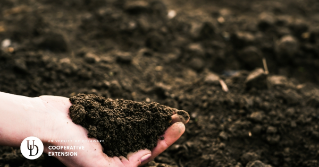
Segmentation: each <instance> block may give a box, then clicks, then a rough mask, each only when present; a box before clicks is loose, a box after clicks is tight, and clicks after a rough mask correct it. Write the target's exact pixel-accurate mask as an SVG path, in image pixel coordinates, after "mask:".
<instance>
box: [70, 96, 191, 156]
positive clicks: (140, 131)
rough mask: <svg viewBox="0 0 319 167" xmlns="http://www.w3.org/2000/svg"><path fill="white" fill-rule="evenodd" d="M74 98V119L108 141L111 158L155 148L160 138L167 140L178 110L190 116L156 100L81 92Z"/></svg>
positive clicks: (104, 145) (71, 99)
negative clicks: (122, 98) (165, 135)
mask: <svg viewBox="0 0 319 167" xmlns="http://www.w3.org/2000/svg"><path fill="white" fill-rule="evenodd" d="M70 101H71V103H72V106H71V107H70V113H69V114H70V117H71V119H72V121H73V122H74V123H76V124H79V125H82V126H83V127H85V128H86V129H88V131H89V134H88V136H89V137H93V138H96V139H98V140H104V141H105V142H103V143H101V144H102V146H103V148H104V151H105V153H106V154H107V155H108V156H110V157H114V156H117V157H119V156H126V155H127V154H128V153H129V152H135V151H138V150H142V149H149V150H152V149H153V148H154V147H155V146H156V144H157V141H158V139H163V138H162V137H161V135H163V134H164V132H165V130H166V129H167V128H168V127H169V126H170V125H171V122H172V118H171V116H172V115H173V114H174V113H178V114H183V115H188V114H187V113H186V112H185V111H178V110H177V109H173V108H170V107H166V106H164V105H160V104H158V103H155V102H152V103H146V102H135V101H132V100H118V99H116V100H112V99H110V98H104V97H102V96H97V95H93V94H90V95H86V94H79V95H77V96H73V97H71V98H70ZM187 117H189V116H187Z"/></svg>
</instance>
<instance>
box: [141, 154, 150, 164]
mask: <svg viewBox="0 0 319 167" xmlns="http://www.w3.org/2000/svg"><path fill="white" fill-rule="evenodd" d="M150 157H151V154H146V155H144V156H143V157H142V158H141V162H142V163H143V162H144V161H146V160H147V159H149V158H150Z"/></svg>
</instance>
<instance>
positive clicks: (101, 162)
mask: <svg viewBox="0 0 319 167" xmlns="http://www.w3.org/2000/svg"><path fill="white" fill-rule="evenodd" d="M40 98H41V99H42V100H43V101H44V103H45V104H48V105H47V108H48V110H49V111H50V113H51V114H50V117H49V118H48V123H47V124H48V128H49V129H50V130H51V131H50V132H51V133H50V134H48V136H49V137H48V140H53V143H47V144H45V150H44V151H45V152H46V153H48V152H49V151H51V152H52V150H49V149H48V147H47V146H49V145H58V146H84V150H75V152H77V154H78V155H77V156H70V157H63V156H58V157H57V158H58V159H59V160H60V161H61V162H63V163H64V164H65V165H67V166H125V167H133V166H139V165H142V164H145V163H147V162H148V161H150V160H152V159H154V158H155V157H156V156H157V155H159V154H160V153H161V152H163V151H164V150H165V149H167V148H168V147H169V146H170V145H171V144H173V143H174V142H175V141H176V140H177V139H178V138H179V137H180V136H181V135H182V134H183V133H184V131H185V126H184V124H183V123H181V122H178V117H176V116H175V115H174V116H172V118H173V122H176V123H174V124H173V125H172V126H170V127H169V128H168V129H167V131H166V132H165V134H164V140H159V141H158V143H157V146H156V147H155V148H154V149H153V150H152V151H149V150H140V151H138V152H135V153H130V154H129V155H128V156H127V158H124V157H113V158H110V157H108V156H107V155H105V154H104V153H103V148H102V146H101V144H100V143H99V142H89V141H92V140H95V139H90V138H88V137H87V133H88V132H87V130H86V129H85V128H83V127H82V126H80V125H76V124H74V123H73V122H72V120H71V119H70V117H69V114H68V113H69V108H70V106H71V103H70V102H69V99H68V98H65V97H58V96H41V97H40ZM50 122H51V123H50ZM56 140H68V142H56ZM68 151H72V150H68ZM147 154H151V157H150V158H148V159H147V160H146V161H143V162H141V157H143V156H144V155H147Z"/></svg>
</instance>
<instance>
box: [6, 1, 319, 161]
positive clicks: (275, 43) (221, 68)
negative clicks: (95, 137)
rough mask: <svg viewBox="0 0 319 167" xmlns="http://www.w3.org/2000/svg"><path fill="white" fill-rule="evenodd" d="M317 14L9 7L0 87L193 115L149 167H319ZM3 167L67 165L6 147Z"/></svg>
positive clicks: (240, 7)
mask: <svg viewBox="0 0 319 167" xmlns="http://www.w3.org/2000/svg"><path fill="white" fill-rule="evenodd" d="M318 9H319V1H317V0H303V1H301V0H223V1H211V0H175V1H170V0H162V1H161V0H157V1H132V0H117V1H113V0H106V1H100V0H90V1H88V0H68V1H62V0H56V1H49V0H24V1H18V0H0V12H1V14H0V42H1V46H0V47H1V49H0V50H1V51H0V91H3V92H8V93H14V94H20V95H26V96H39V95H45V94H49V95H59V96H65V97H72V96H74V95H76V94H78V93H85V94H96V95H98V96H104V97H107V98H112V99H116V98H120V99H127V100H133V101H146V102H158V103H160V104H163V105H167V106H171V107H173V108H178V109H182V110H185V111H188V112H189V114H190V116H191V119H190V121H189V123H188V124H187V125H186V132H185V134H184V135H183V136H182V137H181V138H180V139H179V140H178V141H177V142H176V143H175V144H173V145H172V146H171V147H170V148H169V149H167V150H166V151H165V152H164V153H162V154H161V155H159V156H158V157H157V158H156V159H155V160H154V161H153V162H151V163H150V164H148V166H165V165H166V166H179V167H185V166H190V167H193V166H194V167H198V166H203V167H206V166H216V167H219V166H225V167H228V166H229V167H232V166H233V167H235V166H236V167H244V166H247V167H253V166H266V165H267V164H268V165H271V166H278V167H300V166H305V167H317V166H319V161H318V159H319V152H318V150H319V126H318V122H319V110H318V108H319V89H318V83H319V75H318V71H319V19H318V18H319V10H318ZM168 13H169V15H168ZM174 13H175V14H176V15H174ZM5 39H7V40H5ZM262 58H265V60H266V62H267V66H268V70H269V74H268V73H265V72H264V70H263V63H262ZM248 76H249V77H248ZM226 86H227V88H226ZM227 89H228V91H227ZM4 165H7V166H8V165H9V166H59V165H61V163H59V162H58V161H57V160H56V159H54V158H53V157H47V156H46V155H44V156H42V157H41V158H40V159H37V160H35V161H29V160H26V159H25V158H23V157H22V155H21V154H20V153H19V149H18V148H11V147H0V166H4Z"/></svg>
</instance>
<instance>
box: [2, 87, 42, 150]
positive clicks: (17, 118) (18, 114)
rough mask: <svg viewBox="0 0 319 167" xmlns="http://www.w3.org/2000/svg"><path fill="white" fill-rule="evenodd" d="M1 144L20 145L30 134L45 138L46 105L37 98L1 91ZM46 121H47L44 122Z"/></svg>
mask: <svg viewBox="0 0 319 167" xmlns="http://www.w3.org/2000/svg"><path fill="white" fill-rule="evenodd" d="M0 101H1V103H2V104H1V108H0V115H1V117H0V145H8V146H14V147H19V146H20V144H21V142H22V141H23V140H24V139H25V138H26V137H29V136H34V137H38V138H40V139H41V140H43V139H44V138H45V137H44V136H43V135H42V134H43V133H42V132H43V128H44V127H43V122H44V121H45V119H44V118H45V115H46V114H45V113H44V112H41V110H43V109H44V108H45V107H44V105H43V104H41V101H39V100H37V99H36V98H30V97H26V96H19V95H13V94H8V93H3V92H0ZM44 123H45V122H44Z"/></svg>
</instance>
